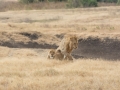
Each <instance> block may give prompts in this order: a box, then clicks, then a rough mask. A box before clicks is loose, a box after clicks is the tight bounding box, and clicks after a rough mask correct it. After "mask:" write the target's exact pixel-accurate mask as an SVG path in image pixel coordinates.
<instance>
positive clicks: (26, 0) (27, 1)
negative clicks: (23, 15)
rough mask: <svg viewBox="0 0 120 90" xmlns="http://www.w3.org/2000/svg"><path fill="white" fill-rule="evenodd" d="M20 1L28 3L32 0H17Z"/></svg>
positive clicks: (32, 0)
mask: <svg viewBox="0 0 120 90" xmlns="http://www.w3.org/2000/svg"><path fill="white" fill-rule="evenodd" d="M19 1H20V2H21V3H25V4H28V3H33V2H34V0H19Z"/></svg>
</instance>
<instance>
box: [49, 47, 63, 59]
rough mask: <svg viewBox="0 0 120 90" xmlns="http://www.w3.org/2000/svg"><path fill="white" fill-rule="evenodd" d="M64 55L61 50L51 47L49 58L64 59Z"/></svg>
mask: <svg viewBox="0 0 120 90" xmlns="http://www.w3.org/2000/svg"><path fill="white" fill-rule="evenodd" d="M63 58H64V55H63V54H62V53H61V50H55V49H51V50H50V51H49V53H48V59H56V60H63Z"/></svg>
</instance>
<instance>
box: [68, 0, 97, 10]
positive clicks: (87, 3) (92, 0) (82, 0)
mask: <svg viewBox="0 0 120 90" xmlns="http://www.w3.org/2000/svg"><path fill="white" fill-rule="evenodd" d="M80 6H82V7H96V6H97V0H68V4H67V7H74V8H77V7H80Z"/></svg>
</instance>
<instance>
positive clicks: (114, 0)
mask: <svg viewBox="0 0 120 90" xmlns="http://www.w3.org/2000/svg"><path fill="white" fill-rule="evenodd" d="M97 1H98V2H108V3H117V1H118V0H97Z"/></svg>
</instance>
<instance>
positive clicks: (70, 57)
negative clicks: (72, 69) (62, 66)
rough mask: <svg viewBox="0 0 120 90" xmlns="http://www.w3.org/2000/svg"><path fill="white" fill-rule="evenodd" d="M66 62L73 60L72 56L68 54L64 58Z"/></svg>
mask: <svg viewBox="0 0 120 90" xmlns="http://www.w3.org/2000/svg"><path fill="white" fill-rule="evenodd" d="M64 60H73V58H72V56H71V55H69V54H67V55H65V56H64Z"/></svg>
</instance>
